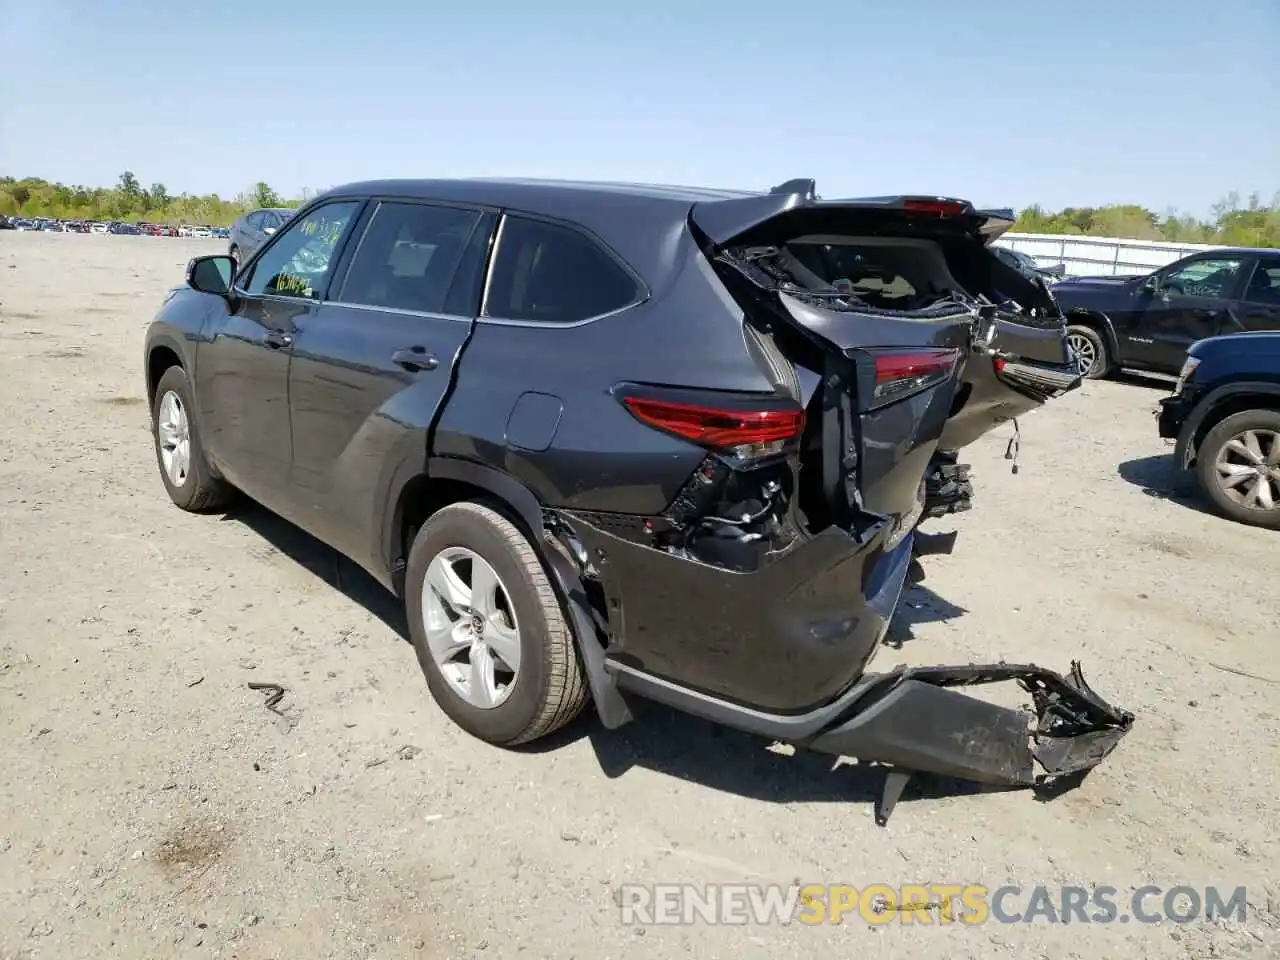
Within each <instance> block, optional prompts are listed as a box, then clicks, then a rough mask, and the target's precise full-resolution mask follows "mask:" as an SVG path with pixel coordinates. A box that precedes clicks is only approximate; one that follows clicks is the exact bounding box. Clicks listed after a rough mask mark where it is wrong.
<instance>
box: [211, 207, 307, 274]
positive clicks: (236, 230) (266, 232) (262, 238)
mask: <svg viewBox="0 0 1280 960" xmlns="http://www.w3.org/2000/svg"><path fill="white" fill-rule="evenodd" d="M296 212H297V211H296V210H294V209H293V208H292V207H264V208H262V209H260V210H250V211H249V212H248V213H246V214H244V215H243V216H241V217H240V218H239V219H238V220H236V222H235V223H233V224H232V225H231V235H230V237H229V238H228V241H229V247H228V250H227V252H228V253H230V254H231V256H233V257H235V258H236V260H237V261H241V262H243V261H244V260H245V259H246V258H247V257H249V256H250V255H251V254H252V253H253V251H255V250H257V249H258V247H260V246H262V244H264V243H266V242H267V239H268V238H269V237H270V236H271V235H272V234H273V233H275V232H276V231H277V230H279V229H280V228H281V227H283V226H284V225H285V224H286V223H288V222H289V218H290V217H292V216H293V215H294V213H296Z"/></svg>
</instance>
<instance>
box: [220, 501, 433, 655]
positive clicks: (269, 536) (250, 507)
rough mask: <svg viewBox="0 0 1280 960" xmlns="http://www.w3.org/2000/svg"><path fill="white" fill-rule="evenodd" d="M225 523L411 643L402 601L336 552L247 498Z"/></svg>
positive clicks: (226, 514)
mask: <svg viewBox="0 0 1280 960" xmlns="http://www.w3.org/2000/svg"><path fill="white" fill-rule="evenodd" d="M222 519H224V520H233V521H236V522H238V523H242V524H244V525H245V526H246V527H248V528H249V529H250V530H252V531H253V532H254V533H256V534H257V535H258V536H260V537H262V539H263V540H265V541H266V542H267V543H269V544H270V545H271V546H273V547H275V549H277V550H279V551H280V552H281V553H283V554H284V555H285V556H286V557H288V558H289V559H290V560H292V561H293V562H294V563H296V564H297V565H298V566H300V567H302V568H303V569H304V570H306V571H308V572H309V573H311V574H312V575H314V576H316V577H318V578H320V579H321V580H323V581H324V582H325V583H327V584H329V586H331V587H333V588H334V589H336V590H338V591H339V592H340V593H342V594H344V595H346V596H347V597H349V598H350V599H352V600H354V601H355V602H356V603H358V604H360V606H362V607H364V608H365V609H366V610H368V611H369V612H370V613H371V614H373V615H374V616H375V617H377V618H378V619H379V620H381V621H382V622H383V623H385V624H386V625H387V626H388V627H390V628H391V629H392V630H393V631H395V632H396V633H397V634H398V635H399V636H400V637H402V638H404V639H405V640H406V641H407V640H408V639H409V625H408V623H407V622H406V621H405V617H404V606H403V605H402V604H401V603H400V601H399V600H398V599H397V598H396V597H395V596H393V595H392V594H391V593H390V591H388V590H387V589H386V588H385V587H383V586H382V584H380V583H378V581H377V580H375V579H373V577H371V576H370V575H369V574H368V573H366V572H365V571H364V570H362V569H361V568H360V567H358V566H356V565H355V564H354V563H352V562H351V561H350V560H348V559H347V558H346V557H344V556H343V555H342V554H340V553H338V552H337V551H336V550H334V549H332V548H330V547H329V546H327V545H325V544H323V543H321V542H320V541H319V540H317V539H316V538H315V537H313V536H311V534H309V533H307V532H306V531H304V530H302V529H301V528H300V527H296V526H294V525H293V524H292V523H290V522H289V521H288V520H285V519H283V518H281V517H278V516H276V515H275V514H274V513H272V512H271V511H270V510H268V509H267V508H266V507H262V506H259V505H258V504H256V503H254V502H253V501H251V500H249V499H247V498H243V497H242V498H239V499H238V500H237V501H236V503H235V504H234V505H232V507H231V508H230V509H229V510H227V512H226V513H225V514H223V517H222Z"/></svg>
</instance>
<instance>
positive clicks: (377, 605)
mask: <svg viewBox="0 0 1280 960" xmlns="http://www.w3.org/2000/svg"><path fill="white" fill-rule="evenodd" d="M223 519H224V520H229V521H234V522H238V523H242V524H244V525H245V526H246V527H248V528H249V529H250V530H252V531H253V532H254V533H256V534H258V535H259V536H260V537H262V539H263V540H264V541H266V542H267V543H268V544H270V545H271V546H272V547H274V548H275V549H276V550H278V551H280V553H282V554H284V555H285V556H287V557H289V558H290V559H291V560H292V561H293V562H295V563H296V564H298V566H300V567H302V568H303V569H304V570H307V571H308V572H310V573H311V574H313V575H314V576H316V577H318V578H319V579H321V580H323V581H325V582H326V583H327V584H329V585H330V586H331V587H333V588H334V589H336V590H338V591H339V592H340V593H342V594H344V595H345V596H347V597H348V598H350V599H351V600H353V601H354V602H356V603H358V604H359V605H360V606H362V607H363V608H364V609H366V610H367V611H369V613H371V614H373V615H374V616H375V617H377V618H378V619H379V620H381V621H382V622H383V623H385V624H386V625H387V626H388V627H389V628H390V629H391V630H393V631H394V632H395V633H396V634H397V635H398V636H400V637H401V638H403V639H405V640H406V641H407V640H408V639H409V630H408V624H407V623H406V621H405V616H404V610H403V607H402V605H401V603H400V601H399V600H397V599H396V598H395V597H394V596H392V595H391V593H390V592H388V591H387V590H386V589H385V588H383V586H382V585H381V584H379V583H378V582H377V581H376V580H374V579H373V578H372V577H371V576H369V574H368V573H366V572H365V571H363V570H362V569H360V568H359V567H357V566H356V565H355V564H354V563H352V562H351V561H350V560H348V559H346V558H345V557H343V556H342V555H340V554H339V553H338V552H337V551H335V550H333V549H331V548H330V547H328V546H326V545H325V544H323V543H321V542H320V541H319V540H317V539H315V538H314V537H312V536H311V535H310V534H308V533H306V532H304V531H303V530H301V529H300V528H298V527H296V526H294V525H293V524H291V523H289V522H288V521H287V520H284V519H281V518H280V517H278V516H276V515H275V514H273V513H271V512H270V511H268V510H267V509H266V508H264V507H261V506H259V505H257V504H255V503H253V502H252V501H249V500H241V501H239V502H238V503H236V504H235V505H234V506H233V507H232V508H231V509H229V510H228V511H227V512H226V513H225V514H224V515H223ZM965 612H966V611H965V610H964V609H963V608H962V607H958V606H956V605H954V604H952V603H949V602H948V601H946V600H944V599H942V598H941V597H939V596H938V595H937V594H936V593H934V592H933V591H932V590H930V589H928V588H927V587H923V586H920V585H916V586H911V587H908V588H907V589H906V591H905V592H904V594H903V598H902V602H901V603H900V604H899V607H898V611H897V613H896V614H895V616H894V621H893V624H892V626H891V627H890V631H889V635H888V636H887V637H886V640H885V642H886V643H887V644H889V645H891V646H901V644H902V643H904V642H906V641H907V640H911V639H914V637H913V635H912V628H913V627H914V626H915V625H917V624H921V623H932V622H937V621H941V620H949V619H951V618H953V617H957V616H960V615H962V614H964V613H965ZM631 705H632V708H633V710H634V712H635V715H636V719H635V722H633V723H630V724H627V725H626V726H624V727H622V728H621V729H619V730H607V729H605V728H604V727H603V726H602V725H601V724H600V721H599V719H598V717H597V716H596V713H595V710H594V709H592V708H591V707H590V706H589V705H588V707H587V709H585V710H583V712H582V713H581V714H580V715H579V716H578V717H577V719H575V720H574V721H573V722H572V723H570V724H569V725H568V726H566V727H564V728H563V729H561V730H559V731H557V732H556V733H554V734H551V735H550V736H548V737H544V738H542V739H540V740H538V741H536V742H535V743H532V744H527V745H525V746H524V747H521V748H519V749H521V750H523V751H526V752H530V753H543V752H550V751H554V750H557V749H560V748H562V747H565V746H567V745H569V744H571V743H574V742H576V741H578V740H582V739H586V740H588V741H589V742H590V744H591V747H592V750H593V751H594V753H595V756H596V760H597V762H598V763H599V765H600V769H601V772H603V773H604V775H605V776H606V777H608V778H609V779H611V780H612V779H616V778H618V777H621V776H623V775H624V774H626V773H627V772H629V771H630V770H632V769H634V768H636V767H640V768H642V769H647V770H651V771H654V772H657V773H662V774H665V775H667V776H670V777H675V778H677V779H679V780H685V781H688V782H690V783H696V784H699V785H701V786H704V787H708V788H710V789H713V790H721V791H725V792H727V793H733V794H736V795H738V796H742V797H747V798H749V799H754V800H763V801H767V802H771V803H780V804H787V803H813V802H827V803H837V802H840V803H849V802H852V803H868V804H871V803H874V802H875V801H877V800H878V799H879V798H880V796H881V794H882V792H883V790H884V780H885V775H886V770H885V768H884V767H881V766H877V765H859V764H851V763H849V762H847V761H844V762H842V761H839V760H837V758H836V757H833V756H829V755H827V754H821V753H816V752H812V751H808V750H802V749H799V750H794V751H792V752H790V753H788V752H780V751H779V750H778V749H772V747H773V744H772V743H771V742H770V741H769V740H766V739H764V738H761V737H758V736H755V735H753V734H748V733H742V732H740V731H738V730H733V729H730V728H729V727H724V726H721V725H719V724H716V723H712V722H710V721H707V720H701V719H698V718H697V717H693V716H690V715H689V714H685V713H681V712H680V711H677V710H673V709H671V708H669V707H665V706H663V705H661V704H658V703H652V702H648V701H637V700H632V701H631ZM788 749H789V748H788ZM994 789H996V790H998V789H1000V788H994ZM992 791H993V788H991V787H987V786H982V785H980V784H976V783H972V782H970V781H966V780H956V779H952V778H948V777H935V776H931V775H923V774H921V775H919V776H916V777H913V778H912V779H911V781H910V782H909V783H908V785H907V788H906V790H905V791H904V792H903V795H902V798H901V801H900V802H901V803H903V804H907V803H910V802H912V801H914V800H924V799H938V798H941V797H954V796H966V795H972V794H977V793H986V792H992Z"/></svg>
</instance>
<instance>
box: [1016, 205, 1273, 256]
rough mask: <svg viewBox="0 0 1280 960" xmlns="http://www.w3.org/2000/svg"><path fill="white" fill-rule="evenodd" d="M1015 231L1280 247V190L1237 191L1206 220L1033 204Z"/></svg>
mask: <svg viewBox="0 0 1280 960" xmlns="http://www.w3.org/2000/svg"><path fill="white" fill-rule="evenodd" d="M1014 230H1017V231H1018V232H1020V233H1054V234H1073V235H1076V236H1084V237H1120V238H1123V239H1126V240H1168V241H1172V242H1174V243H1213V244H1219V245H1222V246H1228V247H1280V193H1278V194H1276V195H1275V196H1274V197H1272V198H1271V202H1270V203H1269V204H1267V203H1263V201H1262V198H1261V196H1259V195H1258V194H1256V193H1255V194H1253V195H1252V196H1250V197H1249V198H1248V199H1247V200H1245V201H1243V202H1242V201H1241V200H1240V195H1239V194H1236V193H1233V194H1231V195H1230V196H1228V197H1226V198H1224V199H1223V200H1220V201H1219V202H1218V203H1216V204H1214V206H1213V210H1212V212H1211V213H1210V215H1209V217H1208V218H1205V219H1201V218H1198V217H1192V216H1188V215H1186V214H1181V213H1178V212H1177V211H1176V210H1170V211H1168V212H1166V213H1164V214H1157V213H1155V212H1154V211H1151V210H1148V209H1147V208H1146V207H1141V206H1138V205H1136V204H1115V205H1112V206H1106V207H1067V208H1066V209H1065V210H1059V211H1057V212H1056V213H1055V212H1053V211H1050V210H1045V209H1044V208H1042V207H1038V206H1031V207H1027V208H1026V209H1025V210H1021V211H1019V213H1018V221H1017V223H1016V224H1015V225H1014Z"/></svg>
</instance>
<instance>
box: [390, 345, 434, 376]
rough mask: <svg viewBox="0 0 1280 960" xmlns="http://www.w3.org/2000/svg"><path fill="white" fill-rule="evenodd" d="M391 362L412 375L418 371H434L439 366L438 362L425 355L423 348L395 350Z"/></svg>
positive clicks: (427, 354) (429, 355) (432, 357)
mask: <svg viewBox="0 0 1280 960" xmlns="http://www.w3.org/2000/svg"><path fill="white" fill-rule="evenodd" d="M391 362H392V363H394V364H395V365H396V366H399V367H404V368H405V369H406V370H408V371H410V372H412V373H417V372H418V371H419V370H434V369H435V368H436V367H438V366H439V365H440V361H439V360H437V359H436V358H435V357H434V356H432V355H431V354H429V353H427V351H426V350H425V349H424V348H423V347H411V348H410V349H408V350H397V351H396V352H395V353H393V354H392V355H391Z"/></svg>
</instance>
